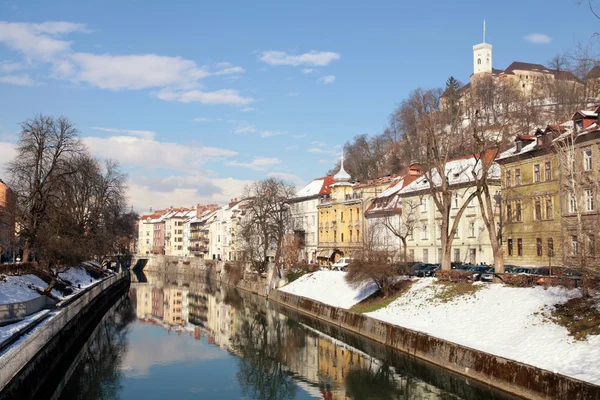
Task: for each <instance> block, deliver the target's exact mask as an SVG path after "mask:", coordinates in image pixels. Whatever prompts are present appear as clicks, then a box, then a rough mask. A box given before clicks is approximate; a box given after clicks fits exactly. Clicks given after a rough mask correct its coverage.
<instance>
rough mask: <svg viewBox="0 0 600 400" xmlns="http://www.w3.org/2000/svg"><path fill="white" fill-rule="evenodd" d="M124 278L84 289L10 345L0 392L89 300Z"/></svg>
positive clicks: (0, 367) (1, 362) (0, 371)
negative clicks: (25, 335) (50, 316)
mask: <svg viewBox="0 0 600 400" xmlns="http://www.w3.org/2000/svg"><path fill="white" fill-rule="evenodd" d="M127 276H128V272H121V273H119V274H117V275H113V276H111V277H109V278H107V279H105V280H103V281H101V282H99V283H98V284H96V285H94V286H92V287H90V288H89V289H85V291H82V292H81V294H79V296H77V297H75V296H74V298H73V300H71V301H70V302H69V303H68V304H67V305H65V306H64V307H62V309H61V311H60V312H58V313H57V314H56V315H54V316H53V317H52V318H51V319H50V320H49V321H47V322H46V323H44V324H42V325H41V326H39V327H37V328H36V329H34V330H33V331H32V332H31V333H30V334H29V336H27V337H26V338H25V339H23V341H22V342H21V343H20V344H19V345H18V346H12V347H11V348H9V349H8V350H7V351H6V352H5V353H4V354H2V355H1V356H0V390H2V389H4V387H5V386H6V385H7V384H8V383H9V382H10V381H11V379H12V378H13V377H15V376H16V375H17V374H18V373H19V371H20V370H21V369H22V368H23V367H24V366H25V365H27V363H28V362H29V361H31V360H32V359H33V357H35V355H36V354H37V353H38V352H39V351H40V350H41V349H42V348H43V347H44V346H45V345H46V344H47V343H49V342H50V341H51V340H52V338H53V337H54V336H55V335H57V334H58V333H59V332H60V331H61V330H62V329H63V328H64V327H65V326H66V325H67V324H68V323H69V322H70V321H71V320H72V319H73V318H75V317H76V316H77V315H78V314H79V313H80V312H81V311H82V310H83V309H84V308H85V307H86V306H87V305H88V304H89V303H90V302H91V301H92V300H93V299H95V298H96V297H97V296H98V295H100V294H102V293H103V292H104V291H105V290H106V289H108V288H109V287H111V286H112V285H114V284H116V283H118V282H119V281H120V280H121V279H124V278H126V277H127Z"/></svg>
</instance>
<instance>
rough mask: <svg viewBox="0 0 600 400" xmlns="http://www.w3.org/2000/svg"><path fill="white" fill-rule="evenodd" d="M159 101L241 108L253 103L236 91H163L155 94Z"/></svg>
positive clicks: (250, 99)
mask: <svg viewBox="0 0 600 400" xmlns="http://www.w3.org/2000/svg"><path fill="white" fill-rule="evenodd" d="M155 95H156V97H158V98H159V99H161V100H169V101H177V102H180V103H192V102H198V103H201V104H230V105H235V106H243V105H246V104H248V103H252V102H253V101H254V99H253V98H250V97H243V96H241V95H240V94H239V92H238V91H237V90H233V89H221V90H216V91H214V92H204V91H202V90H198V89H196V90H188V91H173V90H169V89H163V90H161V91H160V92H158V93H156V94H155Z"/></svg>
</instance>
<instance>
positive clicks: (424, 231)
mask: <svg viewBox="0 0 600 400" xmlns="http://www.w3.org/2000/svg"><path fill="white" fill-rule="evenodd" d="M427 228H428V227H427V224H423V225H422V227H421V239H423V240H426V239H427Z"/></svg>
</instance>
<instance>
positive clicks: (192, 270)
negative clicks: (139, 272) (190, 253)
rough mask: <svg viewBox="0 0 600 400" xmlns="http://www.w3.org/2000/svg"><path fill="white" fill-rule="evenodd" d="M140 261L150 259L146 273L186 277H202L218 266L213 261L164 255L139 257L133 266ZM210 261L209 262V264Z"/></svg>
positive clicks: (134, 260) (145, 268)
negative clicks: (182, 275)
mask: <svg viewBox="0 0 600 400" xmlns="http://www.w3.org/2000/svg"><path fill="white" fill-rule="evenodd" d="M138 259H148V262H147V263H146V266H145V267H144V271H149V272H157V273H161V274H162V273H169V274H171V273H172V274H185V275H200V274H204V273H206V271H207V270H208V269H210V268H212V267H216V266H217V264H220V263H214V262H213V261H212V260H203V259H201V258H196V257H180V256H162V255H153V254H150V255H145V256H138V257H136V258H134V259H133V260H132V265H135V263H136V262H137V260H138ZM207 261H208V262H207Z"/></svg>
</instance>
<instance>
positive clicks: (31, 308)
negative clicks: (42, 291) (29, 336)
mask: <svg viewBox="0 0 600 400" xmlns="http://www.w3.org/2000/svg"><path fill="white" fill-rule="evenodd" d="M53 305H54V302H53V301H52V300H51V299H50V298H48V297H47V296H43V295H42V296H38V297H36V298H34V299H30V300H26V301H20V302H18V303H8V304H0V324H6V323H8V322H12V321H18V320H21V319H23V318H24V317H26V316H27V315H29V314H33V313H36V312H38V311H41V310H43V309H44V308H46V307H48V306H53Z"/></svg>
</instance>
